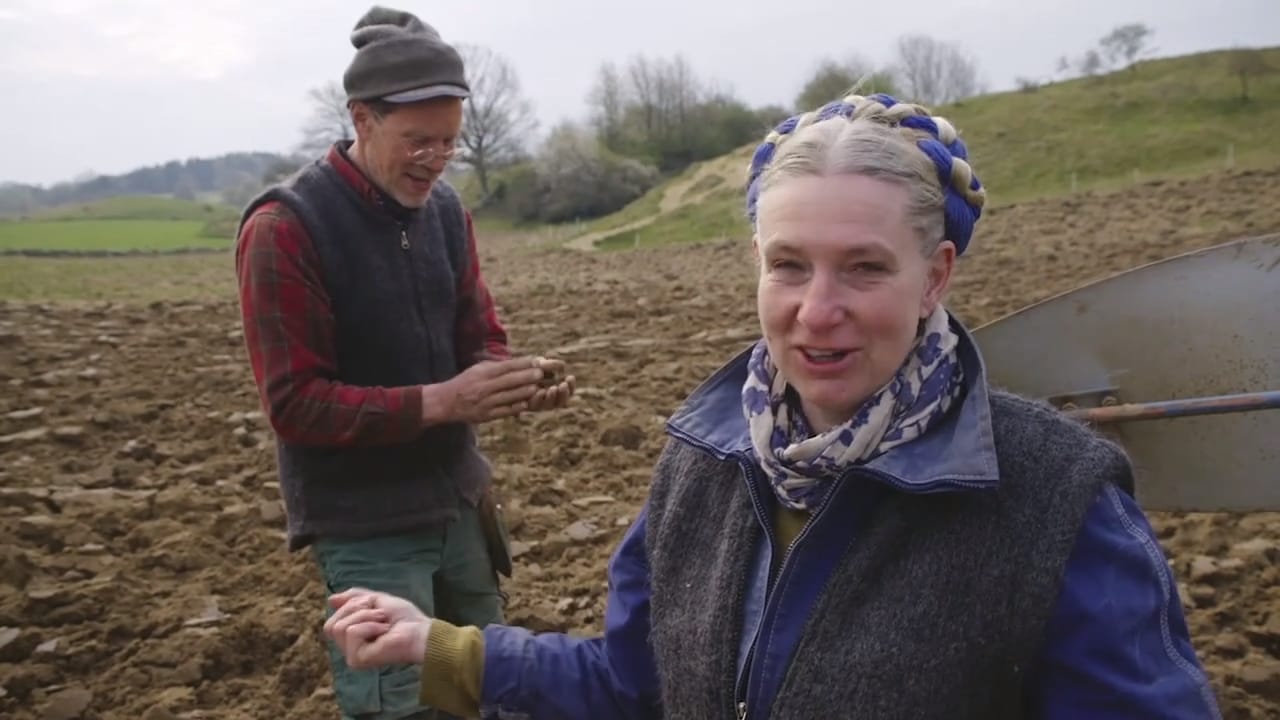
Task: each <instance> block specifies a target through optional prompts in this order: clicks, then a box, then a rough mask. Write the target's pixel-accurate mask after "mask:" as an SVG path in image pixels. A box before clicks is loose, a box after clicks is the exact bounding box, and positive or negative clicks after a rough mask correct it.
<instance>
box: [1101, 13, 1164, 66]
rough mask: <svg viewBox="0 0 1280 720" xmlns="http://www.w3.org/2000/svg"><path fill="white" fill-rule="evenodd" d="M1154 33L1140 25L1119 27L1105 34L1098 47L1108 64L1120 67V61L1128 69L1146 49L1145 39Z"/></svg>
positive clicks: (1133, 24)
mask: <svg viewBox="0 0 1280 720" xmlns="http://www.w3.org/2000/svg"><path fill="white" fill-rule="evenodd" d="M1154 33H1155V31H1154V30H1152V29H1151V28H1150V27H1147V26H1146V25H1143V24H1142V23H1129V24H1127V25H1120V26H1119V27H1116V28H1115V29H1114V30H1112V31H1111V32H1110V33H1107V35H1106V36H1104V37H1103V38H1102V40H1100V41H1099V42H1098V46H1099V47H1100V48H1101V49H1102V54H1103V56H1104V57H1105V58H1106V59H1107V61H1108V63H1110V64H1111V65H1113V66H1114V65H1120V61H1121V60H1123V61H1124V66H1125V67H1128V66H1131V65H1133V61H1134V60H1136V59H1137V58H1138V55H1139V54H1141V53H1142V51H1143V49H1144V48H1145V47H1146V43H1147V38H1148V37H1150V36H1151V35H1152V34H1154Z"/></svg>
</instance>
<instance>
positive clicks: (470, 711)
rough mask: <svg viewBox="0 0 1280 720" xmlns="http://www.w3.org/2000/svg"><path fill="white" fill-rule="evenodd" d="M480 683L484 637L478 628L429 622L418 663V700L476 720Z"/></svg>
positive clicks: (482, 673) (478, 708)
mask: <svg viewBox="0 0 1280 720" xmlns="http://www.w3.org/2000/svg"><path fill="white" fill-rule="evenodd" d="M483 682H484V635H483V634H482V633H481V632H480V628H478V627H474V626H467V627H458V626H456V625H452V624H450V623H447V622H445V621H443V620H436V619H433V620H432V621H431V632H430V633H429V634H428V635H427V656H426V657H425V658H423V662H422V689H421V692H420V693H419V698H418V699H419V701H420V702H421V703H422V704H423V705H427V706H429V707H433V708H437V709H439V710H443V711H444V712H447V713H450V714H453V715H457V716H459V717H479V716H480V688H481V686H482V684H483Z"/></svg>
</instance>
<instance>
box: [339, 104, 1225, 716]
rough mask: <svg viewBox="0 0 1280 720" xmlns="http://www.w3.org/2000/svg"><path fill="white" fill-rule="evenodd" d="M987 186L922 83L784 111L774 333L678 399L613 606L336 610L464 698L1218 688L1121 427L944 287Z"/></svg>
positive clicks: (987, 704)
mask: <svg viewBox="0 0 1280 720" xmlns="http://www.w3.org/2000/svg"><path fill="white" fill-rule="evenodd" d="M984 199H985V193H984V190H983V188H982V185H981V184H980V183H979V181H978V178H977V177H976V176H975V174H974V172H973V170H972V168H971V167H970V165H969V163H968V161H967V152H966V149H965V146H964V144H963V143H962V142H961V141H960V140H959V138H958V137H957V133H956V130H955V128H954V127H952V125H951V124H950V123H948V122H947V121H946V120H944V119H942V118H940V117H934V116H932V115H931V114H930V113H929V112H928V111H927V110H926V109H924V108H922V107H920V106H917V105H913V104H906V103H899V102H896V101H895V100H894V99H893V98H891V97H888V96H885V95H874V96H870V97H861V96H856V95H852V96H849V97H846V98H844V100H842V101H840V102H834V103H830V104H828V105H826V106H824V107H822V108H820V109H818V110H815V111H813V112H808V113H804V114H801V115H798V116H796V117H793V118H790V119H789V120H787V121H786V122H784V123H782V124H781V125H779V126H778V127H777V128H776V129H775V130H774V131H773V132H771V133H770V134H769V135H768V137H767V138H766V139H765V141H764V142H763V143H762V144H761V145H760V147H759V148H758V150H757V152H756V154H755V156H754V158H753V160H752V163H751V172H750V177H749V182H748V187H747V210H748V216H749V218H750V220H751V222H752V227H753V230H754V236H753V244H754V251H755V257H756V261H757V264H758V267H759V283H758V297H757V305H758V312H759V319H760V326H761V330H762V337H761V339H760V341H759V342H758V343H756V344H755V345H754V346H753V347H751V348H749V349H748V350H746V351H744V352H743V353H742V354H740V355H739V356H737V357H735V358H733V359H732V360H731V361H729V362H728V364H726V365H725V366H724V367H723V368H721V369H720V370H719V371H717V372H716V373H715V374H713V375H712V376H711V377H710V378H708V379H707V380H706V381H705V382H704V383H703V384H702V385H701V386H700V387H698V388H697V389H696V390H695V391H694V392H693V393H692V394H691V395H690V396H689V397H688V399H687V400H686V402H685V403H684V404H683V406H682V407H681V408H680V409H679V410H677V412H676V413H675V414H674V415H673V416H672V417H671V419H670V421H669V423H668V434H669V435H670V440H669V442H668V444H667V446H666V448H665V449H664V451H663V453H662V455H661V457H660V458H659V460H658V462H657V466H656V468H655V470H654V474H653V480H652V486H651V488H650V495H649V498H648V500H647V501H646V503H645V506H644V508H643V510H642V512H641V513H640V515H639V517H638V518H637V519H636V521H635V523H634V524H633V525H632V526H631V528H630V529H629V530H628V532H627V533H626V535H625V537H624V538H623V540H622V543H621V545H620V547H619V548H618V549H617V552H616V554H615V555H614V557H613V558H612V561H611V563H610V567H609V598H608V605H607V610H606V615H605V623H604V624H605V627H604V632H603V634H602V635H601V636H600V637H594V638H576V637H569V636H566V635H561V634H556V633H546V634H541V635H535V634H533V633H530V632H528V631H526V630H524V629H521V628H516V627H509V626H501V625H492V626H488V627H485V628H476V627H465V628H461V627H456V626H453V625H450V624H448V623H446V622H443V621H439V620H432V619H429V618H426V617H424V616H422V615H421V613H418V612H417V611H416V610H414V609H413V607H412V606H411V605H408V604H407V603H404V602H402V601H400V600H399V599H397V598H395V597H392V596H388V595H385V594H380V593H372V592H366V591H363V590H360V589H355V590H351V591H347V592H344V593H341V594H339V595H335V596H334V597H333V598H332V599H331V604H332V605H333V607H335V608H336V612H335V614H334V615H333V617H332V618H331V619H330V620H329V621H328V622H327V623H326V626H325V631H326V633H327V634H328V635H329V636H330V637H332V638H333V639H334V640H335V642H337V643H338V645H339V646H340V647H341V648H342V649H343V651H344V653H345V654H346V657H347V658H348V662H350V663H351V664H352V665H353V666H366V667H367V666H377V665H384V664H389V663H422V695H423V698H424V700H426V701H428V702H429V704H431V705H432V706H434V707H439V708H442V709H445V710H448V711H451V712H456V713H459V714H464V715H475V714H477V713H481V714H483V715H484V716H498V717H504V718H505V717H512V718H515V717H519V718H525V717H528V718H659V717H661V718H697V719H700V720H701V719H706V718H724V717H730V718H731V717H737V718H765V717H770V718H818V717H858V718H904V719H905V718H935V717H936V718H942V717H945V718H975V719H978V718H981V719H983V720H988V719H992V718H1121V717H1123V718H1154V717H1160V718H1210V717H1217V715H1218V711H1217V708H1216V704H1215V699H1214V697H1213V693H1212V691H1211V689H1210V688H1209V686H1208V683H1207V680H1206V677H1205V674H1204V673H1203V671H1202V669H1201V667H1200V665H1199V662H1198V660H1197V657H1196V653H1195V651H1194V650H1193V648H1192V645H1191V642H1190V640H1189V637H1188V630H1187V625H1186V622H1185V620H1184V618H1183V615H1182V609H1181V605H1180V600H1179V597H1178V592H1177V586H1176V584H1175V582H1174V580H1173V577H1172V576H1171V573H1170V570H1169V567H1168V564H1167V563H1166V561H1165V559H1164V557H1163V556H1162V554H1161V551H1160V548H1159V545H1158V543H1157V541H1156V538H1155V536H1154V533H1153V532H1152V530H1151V527H1150V526H1149V525H1148V523H1147V520H1146V518H1145V517H1144V516H1143V513H1142V512H1141V510H1140V509H1139V508H1138V507H1137V505H1136V503H1135V501H1134V498H1133V497H1132V489H1133V488H1132V485H1133V479H1132V474H1131V470H1130V465H1129V463H1128V459H1127V458H1126V456H1125V454H1124V452H1123V451H1122V450H1121V448H1119V447H1118V446H1117V445H1115V444H1113V443H1112V442H1110V441H1108V440H1106V439H1104V438H1103V437H1101V436H1100V435H1098V434H1095V433H1094V432H1093V431H1092V430H1090V429H1089V428H1087V427H1085V426H1083V425H1081V424H1078V423H1077V422H1075V421H1073V420H1071V419H1068V418H1067V417H1065V416H1064V415H1062V414H1060V413H1058V412H1056V411H1055V410H1053V409H1052V408H1050V407H1049V406H1047V405H1044V404H1042V403H1039V402H1037V401H1033V400H1029V399H1026V398H1021V397H1017V396H1014V395H1011V394H1008V393H1004V392H1001V391H998V390H996V389H994V388H991V387H988V385H987V383H986V380H985V376H984V371H983V360H982V356H981V355H980V353H979V352H978V349H977V347H976V346H975V344H974V342H973V340H972V338H971V337H970V335H969V334H968V332H967V331H966V329H965V328H964V327H963V326H962V324H961V323H960V322H959V321H958V320H957V319H956V318H955V317H953V316H952V315H951V314H950V313H949V312H948V311H947V310H946V308H945V305H944V303H943V300H944V296H945V294H946V291H947V288H948V285H949V282H950V280H951V276H952V269H953V266H954V263H955V258H956V257H957V256H958V255H960V254H962V253H963V252H964V251H965V249H966V248H967V247H968V245H969V241H970V238H971V236H972V234H973V230H974V226H975V223H976V222H977V220H978V218H979V217H980V215H981V211H982V206H983V202H984Z"/></svg>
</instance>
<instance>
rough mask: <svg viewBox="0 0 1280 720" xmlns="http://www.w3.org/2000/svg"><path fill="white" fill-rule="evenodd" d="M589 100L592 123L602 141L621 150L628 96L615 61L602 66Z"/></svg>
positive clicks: (606, 145)
mask: <svg viewBox="0 0 1280 720" xmlns="http://www.w3.org/2000/svg"><path fill="white" fill-rule="evenodd" d="M587 102H588V104H590V106H591V124H592V126H593V127H594V128H595V131H596V135H597V136H598V137H599V138H600V142H602V143H604V146H605V147H607V148H609V149H611V150H615V151H617V150H619V149H620V148H621V147H622V131H623V122H624V120H625V118H624V117H623V113H624V111H625V110H626V106H627V96H626V89H625V88H624V87H623V82H622V76H620V75H619V74H618V69H617V68H616V67H615V66H614V64H613V63H611V62H606V63H604V64H603V65H601V66H600V69H599V70H598V74H597V76H596V82H595V85H593V86H592V87H591V91H590V92H589V93H588V94H587Z"/></svg>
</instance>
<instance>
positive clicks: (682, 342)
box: [0, 170, 1280, 720]
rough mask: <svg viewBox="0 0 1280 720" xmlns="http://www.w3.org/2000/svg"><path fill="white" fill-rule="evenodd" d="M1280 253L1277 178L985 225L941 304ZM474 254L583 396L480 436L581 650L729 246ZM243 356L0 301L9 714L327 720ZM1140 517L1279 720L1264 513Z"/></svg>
mask: <svg viewBox="0 0 1280 720" xmlns="http://www.w3.org/2000/svg"><path fill="white" fill-rule="evenodd" d="M1278 230H1280V170H1278V171H1273V172H1270V173H1252V174H1239V175H1234V176H1220V177H1217V178H1215V179H1213V180H1201V181H1197V182H1194V183H1181V184H1168V185H1165V186H1163V187H1144V188H1139V189H1134V190H1132V191H1129V192H1125V193H1122V194H1119V195H1115V196H1110V197H1088V196H1080V197H1077V198H1075V199H1073V200H1071V201H1063V202H1051V203H1041V204H1034V205H1025V206H1019V207H1012V208H1005V209H1001V210H997V211H994V212H991V213H989V214H988V216H987V217H986V218H985V219H984V221H983V223H982V225H981V226H980V231H979V235H978V237H977V238H976V240H975V248H974V252H973V255H972V256H971V257H970V258H967V259H966V261H965V263H964V264H963V266H962V269H961V271H960V275H959V277H958V280H957V284H956V287H955V290H954V292H953V295H952V302H951V305H952V307H953V308H955V309H957V310H958V311H959V313H960V314H961V315H962V316H964V317H965V318H966V319H967V320H969V321H970V322H971V323H981V322H985V321H987V320H990V319H993V318H995V317H997V316H998V315H1000V314H1003V313H1005V312H1008V311H1010V310H1013V309H1015V308H1017V307H1019V306H1021V305H1024V304H1026V303H1029V302H1032V301H1035V300H1037V299H1040V298H1043V297H1046V296H1048V295H1050V294H1053V293H1056V292H1059V291H1062V290H1065V289H1068V288H1069V287H1071V286H1073V285H1076V284H1078V283H1081V282H1084V281H1086V280H1088V279H1092V278H1096V277H1099V276H1101V275H1104V274H1108V273H1111V272H1115V271H1118V270H1122V269H1124V268H1127V267H1130V266H1132V265H1134V264H1136V263H1139V262H1145V261H1149V260H1154V259H1157V258H1160V257H1164V256H1167V255H1171V254H1174V253H1176V252H1181V251H1185V250H1190V249H1194V248H1198V247H1204V246H1207V245H1212V244H1216V243H1218V242H1222V241H1226V240H1229V239H1232V238H1234V237H1238V236H1240V235H1246V234H1261V233H1263V232H1274V231H1278ZM484 254H485V263H486V268H487V272H488V273H489V276H490V278H491V282H492V284H493V285H494V286H495V292H496V293H497V294H498V296H499V299H500V302H501V304H502V313H503V315H504V317H505V318H506V319H507V321H508V323H509V326H510V329H511V332H512V335H513V341H514V342H515V343H516V344H517V346H518V349H520V350H524V351H529V352H537V353H544V354H555V355H559V356H561V357H564V358H566V359H567V360H568V361H569V362H570V363H571V365H572V369H573V371H574V372H576V373H577V375H578V377H579V379H580V381H581V383H582V391H581V395H580V397H579V399H578V401H577V403H576V404H575V406H574V407H573V408H572V409H571V410H569V411H567V412H564V413H562V414H559V415H556V416H545V417H535V418H529V419H522V420H519V421H511V422H506V423H501V424H495V425H492V426H488V427H486V428H485V430H484V435H483V442H484V445H485V447H486V449H487V451H488V452H489V453H490V455H491V457H492V458H493V460H494V463H495V467H496V469H497V472H498V479H499V483H500V485H501V486H502V488H503V489H504V491H505V492H506V494H507V495H508V499H509V501H510V503H511V505H512V508H513V510H512V515H513V517H512V520H513V525H514V528H513V535H514V539H515V540H516V541H517V543H518V546H517V547H518V551H519V552H521V553H522V555H521V556H520V558H519V561H518V562H519V567H518V570H517V576H516V578H515V581H514V582H512V583H510V584H509V585H508V590H509V591H510V592H511V595H512V605H511V607H510V613H509V614H510V618H511V620H512V621H513V622H516V623H522V624H526V625H528V626H531V627H534V628H535V629H555V630H569V631H574V632H583V633H589V632H592V631H594V630H595V629H596V628H598V626H599V623H600V620H601V618H602V614H603V598H604V590H605V582H604V570H603V568H604V564H605V562H606V561H607V558H608V555H609V553H610V551H611V549H612V547H613V544H614V542H615V541H616V540H617V538H618V537H619V536H620V534H621V532H622V529H623V526H624V525H625V523H626V522H627V521H628V520H629V519H630V518H631V517H632V514H633V512H634V511H635V509H636V508H637V506H638V504H639V503H640V502H641V500H642V498H643V496H644V493H645V488H646V482H647V479H648V473H647V471H648V468H649V466H650V464H651V462H652V460H653V458H654V457H655V455H656V453H657V451H658V449H659V447H660V444H661V442H662V435H661V421H662V420H663V418H664V416H665V415H666V414H667V413H669V412H670V411H671V410H672V409H673V408H674V407H675V405H676V404H677V403H678V402H679V401H680V399H681V398H682V397H683V396H684V395H685V393H686V392H687V391H688V390H689V389H691V388H692V387H693V385H694V384H695V383H696V382H697V381H699V380H700V379H701V378H702V377H704V376H705V375H706V374H707V373H708V372H709V371H711V370H713V369H714V368H715V367H716V366H717V365H718V364H719V363H721V362H722V361H723V360H724V359H725V358H726V357H728V356H729V355H730V354H731V353H732V352H734V351H735V350H737V349H738V348H740V347H742V346H743V344H744V343H746V342H747V341H748V340H749V339H750V338H751V336H752V333H753V331H754V329H755V320H754V290H753V283H752V268H751V267H750V264H749V255H748V248H747V246H746V245H745V243H744V242H742V241H738V242H733V243H721V244H714V245H705V246H701V247H695V248H684V249H671V248H664V249H658V250H653V251H640V252H634V253H625V254H607V253H596V254H586V253H580V252H576V251H566V250H539V249H532V248H527V247H523V246H522V245H521V244H520V243H519V242H518V241H517V240H513V239H502V240H494V241H493V242H491V243H490V244H489V246H487V247H486V249H485V253H484ZM104 262H121V263H123V262H131V261H130V260H126V259H122V260H112V261H104ZM210 263H211V264H213V265H216V266H218V267H219V268H225V267H226V264H225V258H221V257H218V258H211V259H210ZM221 271H222V270H218V272H221ZM228 290H229V288H228ZM242 358H243V351H242V347H241V340H240V335H239V332H238V328H237V316H236V311H235V305H234V304H233V303H232V302H228V301H227V299H226V298H223V299H216V300H215V299H211V301H210V302H209V303H207V304H198V305H197V304H188V305H154V306H150V307H144V306H126V307H121V306H98V307H96V308H90V309H85V308H67V307H58V306H32V305H16V304H12V303H10V304H0V382H3V383H4V387H5V391H4V394H3V397H2V399H0V436H2V437H0V497H3V501H2V502H0V538H3V543H2V544H0V716H3V717H6V718H14V719H15V720H22V719H25V718H72V717H84V718H121V719H123V718H144V719H145V720H165V719H167V718H175V717H176V718H299V719H300V718H336V717H337V714H336V712H335V711H334V709H333V706H332V702H331V700H330V697H329V691H328V690H327V685H328V678H327V675H326V671H325V666H324V661H323V659H322V655H321V651H320V644H319V639H318V637H317V633H316V630H317V628H318V626H319V622H320V612H321V611H320V607H321V602H322V594H321V591H320V588H319V586H318V585H317V584H316V583H315V582H314V575H313V572H312V570H311V567H310V565H309V564H308V562H307V558H306V556H305V555H299V556H289V555H287V554H286V553H285V552H284V551H283V540H282V537H283V535H282V532H281V531H282V527H283V520H282V517H281V515H280V507H279V503H278V492H277V488H276V485H275V476H274V466H273V456H272V450H271V448H270V439H269V428H268V426H267V424H266V423H265V421H264V420H263V418H262V416H261V415H260V414H259V413H257V412H256V411H257V409H258V407H257V401H256V395H255V394H254V392H253V390H252V386H251V379H250V376H249V373H248V369H247V366H246V364H245V363H244V362H243V360H242ZM1154 520H1155V523H1156V525H1157V527H1158V528H1159V529H1160V533H1161V540H1162V543H1163V544H1164V546H1165V549H1166V551H1167V552H1168V553H1169V554H1170V558H1171V560H1172V563H1173V566H1174V569H1175V571H1176V572H1177V574H1178V577H1179V580H1180V581H1181V582H1182V583H1183V586H1184V587H1183V591H1184V596H1183V597H1184V600H1185V602H1186V603H1187V605H1188V607H1189V617H1190V621H1191V625H1192V630H1193V633H1194V639H1195V641H1196V644H1197V646H1198V649H1199V651H1200V653H1201V656H1202V658H1203V659H1204V660H1205V662H1206V664H1207V665H1208V667H1209V670H1210V672H1211V674H1212V677H1213V683H1214V687H1215V689H1216V690H1217V692H1218V694H1219V699H1220V702H1221V704H1222V707H1223V711H1224V714H1225V716H1226V717H1227V718H1256V719H1258V720H1261V719H1262V718H1274V717H1277V716H1280V516H1277V515H1274V514H1271V515H1256V516H1252V517H1235V516H1227V515H1206V516H1190V517H1167V516H1157V517H1155V518H1154ZM4 628H7V629H4ZM82 710H83V712H81V711H82Z"/></svg>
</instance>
